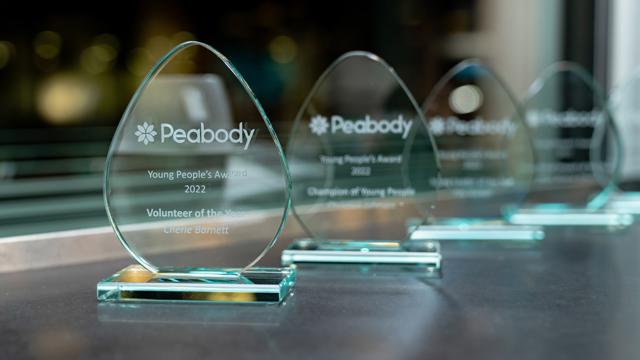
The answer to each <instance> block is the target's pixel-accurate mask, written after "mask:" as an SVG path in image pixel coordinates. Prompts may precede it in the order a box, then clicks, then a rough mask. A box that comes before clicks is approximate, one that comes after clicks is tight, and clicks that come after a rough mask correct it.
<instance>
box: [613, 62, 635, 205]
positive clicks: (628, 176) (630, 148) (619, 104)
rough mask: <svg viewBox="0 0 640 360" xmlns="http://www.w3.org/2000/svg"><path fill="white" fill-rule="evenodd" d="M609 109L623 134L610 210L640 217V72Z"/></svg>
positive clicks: (618, 91) (620, 90)
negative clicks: (620, 160)
mask: <svg viewBox="0 0 640 360" xmlns="http://www.w3.org/2000/svg"><path fill="white" fill-rule="evenodd" d="M607 108H608V109H609V111H610V112H611V115H612V117H613V119H614V123H615V124H616V125H617V129H618V131H619V134H620V140H621V146H622V151H623V154H624V156H623V159H622V164H621V168H620V178H619V180H618V182H617V187H618V191H617V192H616V193H615V194H613V195H612V198H611V199H610V202H609V204H608V207H609V208H611V209H616V210H620V211H625V212H631V213H633V214H640V163H639V162H638V161H637V159H638V156H639V154H640V143H638V141H637V138H638V134H640V121H639V118H640V70H637V71H635V72H634V73H633V74H632V75H631V76H630V77H629V78H628V79H627V80H626V81H625V82H624V83H623V84H622V85H621V86H620V87H618V88H616V89H615V90H614V91H613V92H612V94H611V96H610V97H609V101H608V106H607Z"/></svg>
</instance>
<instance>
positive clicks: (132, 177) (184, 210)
mask: <svg viewBox="0 0 640 360" xmlns="http://www.w3.org/2000/svg"><path fill="white" fill-rule="evenodd" d="M104 171H105V177H104V201H105V206H106V210H107V214H108V217H109V220H110V222H111V225H112V226H113V229H114V231H115V233H116V236H117V238H118V239H119V240H120V242H121V243H122V245H123V246H124V248H125V249H126V250H127V251H128V252H129V254H130V255H131V256H132V257H133V258H134V259H135V260H136V261H137V263H138V265H131V266H129V267H127V268H125V269H123V270H121V271H120V272H118V273H116V274H115V275H113V276H111V277H109V278H107V279H105V280H103V281H101V282H100V283H98V286H97V291H98V299H99V300H100V301H202V302H241V303H279V302H281V301H282V300H283V299H284V298H285V296H286V295H287V294H288V292H289V291H290V290H291V289H292V287H293V285H294V282H295V269H290V268H262V267H255V266H254V265H255V264H256V263H257V262H258V261H259V260H260V259H261V258H262V257H263V256H264V255H265V254H266V253H267V251H268V250H269V249H270V248H271V247H272V246H273V245H274V243H275V242H276V240H277V239H278V236H279V235H280V233H281V232H282V229H283V227H284V223H285V220H286V218H287V213H288V208H289V203H290V196H291V181H290V176H289V173H288V168H287V164H286V161H285V158H284V154H283V150H282V148H281V146H280V143H279V141H278V138H277V137H276V134H275V133H274V130H273V128H272V127H271V124H270V123H269V119H268V118H267V116H266V115H265V113H264V111H263V109H262V107H261V105H260V103H259V102H258V100H257V99H256V98H255V96H254V94H253V92H252V91H251V89H250V88H249V86H248V85H247V83H246V82H245V81H244V79H243V78H242V76H241V75H240V74H239V72H238V71H237V70H236V69H235V68H234V67H233V65H232V64H231V63H230V62H229V60H227V59H226V58H225V57H224V56H223V55H222V54H220V53H219V52H218V51H216V50H215V49H213V48H212V47H210V46H208V45H206V44H203V43H199V42H193V41H191V42H186V43H183V44H181V45H178V46H177V47H176V48H174V49H173V50H171V51H170V52H169V53H167V54H166V55H165V56H164V57H163V58H162V59H161V60H160V61H159V62H158V63H157V64H156V65H155V66H154V67H153V69H152V70H151V71H150V72H149V74H148V75H147V76H146V77H145V79H144V80H143V82H142V84H141V85H140V87H139V88H138V90H137V91H136V93H135V94H134V96H133V99H132V100H131V102H130V103H129V105H128V107H127V109H126V112H125V113H124V115H123V117H122V120H121V121H120V124H119V125H118V128H117V130H116V132H115V135H114V138H113V141H112V143H111V147H110V149H109V153H108V155H107V160H106V164H105V170H104Z"/></svg>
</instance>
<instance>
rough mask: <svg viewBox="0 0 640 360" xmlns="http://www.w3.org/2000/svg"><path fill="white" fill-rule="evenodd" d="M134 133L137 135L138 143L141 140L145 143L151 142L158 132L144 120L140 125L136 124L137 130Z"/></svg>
mask: <svg viewBox="0 0 640 360" xmlns="http://www.w3.org/2000/svg"><path fill="white" fill-rule="evenodd" d="M135 135H136V136H137V137H138V142H139V143H140V142H141V143H144V144H145V145H147V144H149V143H150V142H153V140H154V138H155V136H156V135H158V133H157V132H156V131H155V130H153V125H149V123H147V122H146V121H145V122H144V123H143V124H142V125H138V131H136V132H135Z"/></svg>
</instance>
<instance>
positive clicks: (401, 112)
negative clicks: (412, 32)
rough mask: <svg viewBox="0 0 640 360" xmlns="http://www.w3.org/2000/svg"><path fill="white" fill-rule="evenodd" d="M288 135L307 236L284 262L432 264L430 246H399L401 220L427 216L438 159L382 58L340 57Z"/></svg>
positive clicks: (435, 258)
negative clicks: (432, 180)
mask: <svg viewBox="0 0 640 360" xmlns="http://www.w3.org/2000/svg"><path fill="white" fill-rule="evenodd" d="M290 136H291V137H290V141H289V143H288V147H287V159H288V160H289V164H290V167H291V172H292V177H293V188H294V195H293V207H294V212H295V215H296V217H297V218H298V220H299V221H300V223H301V224H302V226H303V227H304V229H305V230H306V232H307V234H306V235H307V236H308V238H307V239H303V240H298V241H296V242H294V243H293V244H292V245H291V246H290V247H289V249H287V250H286V251H285V252H284V253H283V256H282V259H283V263H285V264H289V263H293V262H298V263H304V262H320V263H322V262H324V263H393V264H422V265H427V266H434V267H438V266H439V259H440V257H439V254H438V253H437V251H436V248H435V246H434V245H433V243H426V242H407V241H404V240H405V239H406V224H407V222H408V221H410V220H411V219H416V218H417V219H426V218H427V217H428V215H429V214H430V212H431V211H432V207H433V204H434V201H435V197H434V196H435V187H434V184H433V183H432V182H431V181H430V179H432V178H434V177H436V176H437V174H438V163H437V157H436V150H435V148H434V146H433V142H432V140H431V137H430V135H429V133H428V129H427V128H426V126H425V124H424V121H423V117H422V114H421V112H420V109H419V108H418V106H417V104H416V102H415V100H414V99H413V97H412V95H411V94H410V92H409V91H408V90H407V88H406V86H405V85H404V83H403V82H402V80H400V78H399V77H398V75H397V74H396V73H395V71H394V70H393V69H392V68H391V67H390V66H389V65H388V64H387V63H386V62H384V61H383V60H382V59H381V58H379V57H378V56H376V55H374V54H371V53H368V52H362V51H355V52H349V53H346V54H344V55H343V56H341V57H340V58H338V59H337V60H336V61H335V62H334V63H333V64H331V66H329V68H328V69H327V70H326V71H325V72H324V73H323V74H322V76H321V77H320V78H319V79H318V81H317V82H316V84H315V85H314V87H313V89H312V91H311V93H310V94H309V95H308V97H307V98H306V100H305V102H304V104H303V105H302V108H301V109H300V111H299V113H298V115H297V117H296V119H295V122H294V125H293V129H292V131H291V135H290Z"/></svg>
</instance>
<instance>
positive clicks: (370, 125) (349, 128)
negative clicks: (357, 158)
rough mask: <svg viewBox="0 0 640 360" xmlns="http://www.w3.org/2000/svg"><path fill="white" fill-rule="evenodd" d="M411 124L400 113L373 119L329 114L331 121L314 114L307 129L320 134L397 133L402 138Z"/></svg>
mask: <svg viewBox="0 0 640 360" xmlns="http://www.w3.org/2000/svg"><path fill="white" fill-rule="evenodd" d="M412 126H413V120H405V119H404V117H403V116H402V114H400V115H398V116H397V117H396V118H395V119H391V120H386V119H381V120H375V119H372V118H371V116H369V115H365V116H364V119H357V120H349V119H345V118H343V117H342V116H340V115H333V116H331V121H329V119H328V118H327V117H326V116H322V115H315V116H313V117H312V118H311V121H309V129H310V130H311V132H312V133H314V134H316V135H318V136H321V135H324V134H326V133H327V132H330V133H331V134H335V133H338V132H341V133H343V134H397V135H401V136H402V138H403V139H406V138H407V136H409V131H411V127H412Z"/></svg>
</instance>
